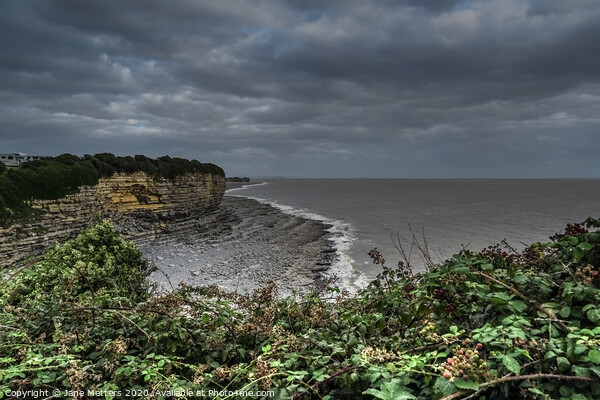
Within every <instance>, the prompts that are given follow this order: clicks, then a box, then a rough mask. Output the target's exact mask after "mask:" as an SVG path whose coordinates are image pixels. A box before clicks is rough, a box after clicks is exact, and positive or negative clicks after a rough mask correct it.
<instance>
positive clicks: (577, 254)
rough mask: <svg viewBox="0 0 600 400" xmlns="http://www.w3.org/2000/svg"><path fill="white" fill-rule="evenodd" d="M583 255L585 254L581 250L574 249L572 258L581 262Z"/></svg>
mask: <svg viewBox="0 0 600 400" xmlns="http://www.w3.org/2000/svg"><path fill="white" fill-rule="evenodd" d="M584 255H585V252H584V251H583V250H581V249H580V248H579V247H575V248H574V249H573V258H574V259H575V260H581V259H582V258H583V256H584Z"/></svg>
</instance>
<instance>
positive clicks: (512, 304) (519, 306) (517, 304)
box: [508, 300, 527, 313]
mask: <svg viewBox="0 0 600 400" xmlns="http://www.w3.org/2000/svg"><path fill="white" fill-rule="evenodd" d="M508 307H509V308H511V309H512V310H511V311H513V312H519V313H522V312H523V311H525V309H526V308H527V306H526V305H525V303H523V302H522V301H521V300H511V301H509V302H508Z"/></svg>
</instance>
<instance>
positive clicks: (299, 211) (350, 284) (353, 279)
mask: <svg viewBox="0 0 600 400" xmlns="http://www.w3.org/2000/svg"><path fill="white" fill-rule="evenodd" d="M264 184H267V182H263V183H259V184H255V185H249V186H259V185H264ZM249 186H244V187H242V188H240V189H244V188H246V187H249ZM234 190H237V189H234ZM227 194H228V195H229V196H232V197H244V198H247V199H251V200H256V201H258V202H259V203H262V204H266V205H268V206H271V207H273V208H276V209H278V210H280V211H282V212H284V213H286V214H288V215H292V216H294V217H299V218H304V219H308V220H312V221H317V222H321V223H324V224H327V225H329V228H327V229H326V231H327V232H328V235H327V238H328V240H329V241H330V242H331V243H332V246H333V247H334V248H335V250H336V257H335V261H334V262H333V263H332V265H331V266H330V268H329V269H328V270H327V271H326V273H325V275H326V276H333V275H335V276H337V277H338V278H339V281H338V285H339V286H340V288H341V289H346V290H348V291H349V292H350V293H352V294H356V293H357V292H358V291H359V290H361V289H363V288H365V287H366V286H367V285H368V284H369V282H370V281H371V279H369V278H368V277H367V276H366V275H365V274H364V273H362V272H360V271H357V270H356V269H355V268H354V266H353V265H354V262H355V261H354V259H353V258H352V257H350V255H349V250H350V247H351V246H352V243H353V242H354V241H355V240H356V236H355V235H354V231H353V228H352V225H351V224H349V223H347V222H344V221H340V220H335V219H331V218H328V217H325V216H323V215H319V214H316V213H313V212H311V211H309V210H307V209H303V208H295V207H292V206H288V205H284V204H279V203H278V202H276V201H274V200H268V199H263V198H260V197H254V196H244V195H241V194H229V191H227Z"/></svg>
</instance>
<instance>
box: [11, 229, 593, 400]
mask: <svg viewBox="0 0 600 400" xmlns="http://www.w3.org/2000/svg"><path fill="white" fill-rule="evenodd" d="M599 227H600V221H598V220H593V219H588V220H587V221H586V222H585V223H584V224H582V225H579V224H575V225H568V226H567V228H566V230H565V231H564V232H563V233H560V234H557V235H556V236H554V237H553V238H552V241H551V242H549V243H536V244H533V245H531V246H529V247H528V248H526V249H525V250H524V251H522V252H519V253H518V252H516V251H514V250H511V249H510V248H502V247H500V246H491V247H489V248H487V249H485V250H483V251H481V252H471V251H466V250H465V251H462V252H460V253H458V254H456V255H454V256H453V257H452V258H450V259H448V260H446V261H445V262H443V263H442V264H440V265H438V266H434V267H431V268H430V270H429V271H428V272H426V273H423V274H413V273H412V272H411V271H410V269H409V268H407V266H406V265H404V264H402V263H400V264H399V265H398V267H397V268H394V269H392V268H388V267H387V265H386V264H385V261H384V260H383V257H382V255H381V254H379V253H378V252H377V251H373V252H372V253H371V255H372V257H373V260H374V262H376V263H378V264H380V265H382V267H383V272H382V273H381V274H380V275H379V276H378V278H377V279H376V280H375V281H373V282H372V283H371V284H370V285H369V286H368V287H367V288H366V289H365V290H364V291H362V292H361V293H360V294H359V295H358V296H356V297H348V296H347V295H345V294H344V293H340V292H339V290H337V289H336V288H335V287H333V284H332V282H330V286H329V287H324V288H323V289H321V290H314V291H312V292H311V293H309V294H306V295H302V296H300V295H298V296H296V297H295V298H285V299H278V298H277V297H276V293H277V289H276V287H274V286H273V285H268V286H266V287H265V288H263V289H260V290H257V291H256V292H254V294H252V295H247V296H241V295H236V294H232V293H227V292H223V291H221V290H218V289H217V288H214V287H209V288H192V287H188V286H185V285H183V286H181V287H179V288H177V290H175V291H174V292H172V293H170V294H166V295H152V294H150V293H149V292H148V290H147V289H148V287H147V283H146V281H145V280H144V276H145V275H146V274H147V273H148V271H149V267H148V265H147V263H146V261H144V260H143V259H142V257H141V254H140V252H139V250H138V249H137V248H136V247H135V246H134V245H133V244H131V243H130V242H127V241H125V240H124V239H122V238H120V237H119V236H118V235H117V234H116V233H115V231H114V230H113V228H112V227H111V225H110V224H108V223H102V224H100V225H98V226H95V227H94V228H91V229H89V230H87V231H85V232H84V233H82V234H81V235H80V236H79V237H78V238H76V239H74V240H70V241H68V242H66V243H65V244H63V245H60V246H57V247H55V248H53V249H52V250H50V251H48V252H47V253H46V254H45V255H44V256H43V258H42V260H41V261H39V262H38V263H37V264H34V265H30V266H28V267H25V268H22V269H20V270H18V271H16V272H14V273H13V275H12V276H10V278H8V280H6V281H4V282H2V283H1V286H0V326H1V327H2V329H0V397H2V396H3V395H4V393H7V392H6V391H7V390H35V389H37V390H40V389H47V390H49V391H53V390H60V391H64V390H69V391H71V392H70V396H71V397H72V398H83V397H87V398H90V397H93V396H91V395H90V394H89V393H90V392H88V391H94V393H100V394H101V396H99V397H97V398H107V399H112V398H127V397H131V393H132V392H131V391H135V392H134V393H136V394H139V396H138V397H143V398H159V399H161V398H172V397H170V396H169V391H171V392H170V393H171V394H173V393H178V394H180V395H181V396H179V397H178V398H188V399H193V398H198V397H199V395H198V393H203V394H204V397H201V398H211V399H243V398H248V396H249V393H250V391H252V392H253V396H250V398H273V399H325V400H332V399H374V398H376V399H382V400H386V399H387V400H392V399H436V400H439V399H444V400H452V399H463V400H466V399H486V400H499V399H506V400H509V399H540V400H542V399H564V400H566V399H574V400H586V399H587V400H594V399H598V398H600V349H599V345H600V304H599V298H600V231H599V230H598V228H599ZM236 391H237V392H236ZM61 393H65V392H61ZM190 393H192V394H190ZM5 396H8V395H5ZM65 397H68V396H65Z"/></svg>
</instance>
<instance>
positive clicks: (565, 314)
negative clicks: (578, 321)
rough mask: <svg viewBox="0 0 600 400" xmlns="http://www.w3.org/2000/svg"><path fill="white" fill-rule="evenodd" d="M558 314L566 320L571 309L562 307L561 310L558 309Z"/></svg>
mask: <svg viewBox="0 0 600 400" xmlns="http://www.w3.org/2000/svg"><path fill="white" fill-rule="evenodd" d="M558 314H559V315H560V316H561V317H563V318H568V317H569V315H571V307H569V306H564V307H563V308H561V309H560V312H559V313H558Z"/></svg>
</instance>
